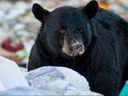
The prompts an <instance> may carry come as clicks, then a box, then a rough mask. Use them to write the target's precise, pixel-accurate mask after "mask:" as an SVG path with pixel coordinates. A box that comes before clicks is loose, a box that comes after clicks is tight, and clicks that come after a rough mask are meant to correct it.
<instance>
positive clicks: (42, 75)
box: [27, 66, 103, 96]
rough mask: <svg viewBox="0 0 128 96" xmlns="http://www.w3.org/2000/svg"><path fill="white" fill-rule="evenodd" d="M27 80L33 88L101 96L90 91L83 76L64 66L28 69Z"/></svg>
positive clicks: (63, 93) (58, 92)
mask: <svg viewBox="0 0 128 96" xmlns="http://www.w3.org/2000/svg"><path fill="white" fill-rule="evenodd" d="M27 80H28V81H29V84H30V85H31V87H33V88H37V89H41V90H49V91H53V92H55V93H57V94H59V95H63V96H66V95H73V96H74V95H75V96H76V95H77V96H81V95H88V96H103V95H101V94H98V93H95V92H92V91H91V90H90V88H89V84H88V82H87V80H86V79H85V78H84V77H83V76H81V75H80V74H79V73H77V72H75V71H73V70H72V69H69V68H66V67H55V66H54V67H52V66H45V67H41V68H38V69H35V70H33V71H30V72H29V73H28V75H27Z"/></svg>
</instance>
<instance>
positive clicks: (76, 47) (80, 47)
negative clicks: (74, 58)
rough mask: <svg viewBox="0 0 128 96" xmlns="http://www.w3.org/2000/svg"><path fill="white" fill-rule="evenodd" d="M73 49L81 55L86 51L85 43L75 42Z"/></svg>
mask: <svg viewBox="0 0 128 96" xmlns="http://www.w3.org/2000/svg"><path fill="white" fill-rule="evenodd" d="M72 50H73V51H74V52H76V53H78V54H79V55H81V54H83V53H84V45H83V44H81V43H79V42H77V43H74V44H72Z"/></svg>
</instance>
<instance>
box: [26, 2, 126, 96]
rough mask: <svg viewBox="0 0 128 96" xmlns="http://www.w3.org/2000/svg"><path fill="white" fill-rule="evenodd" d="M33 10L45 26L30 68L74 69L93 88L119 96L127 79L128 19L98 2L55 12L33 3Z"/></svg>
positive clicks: (41, 30)
mask: <svg viewBox="0 0 128 96" xmlns="http://www.w3.org/2000/svg"><path fill="white" fill-rule="evenodd" d="M32 11H33V13H34V15H35V17H36V18H37V19H38V20H39V21H40V22H41V23H42V27H41V29H40V31H39V35H38V36H37V39H36V41H35V44H34V46H33V48H32V51H31V55H30V60H29V65H28V70H29V71H30V70H32V69H35V68H38V67H41V66H48V65H50V66H64V67H68V68H72V69H73V70H75V71H77V72H79V73H80V74H82V75H83V76H84V77H86V78H87V80H88V81H89V84H90V87H91V90H93V91H96V92H99V93H102V94H103V95H105V96H118V95H117V94H119V92H120V88H121V87H122V85H123V84H124V82H125V80H126V79H128V78H127V76H126V75H127V73H126V70H125V69H126V68H128V67H127V65H128V62H127V55H128V41H127V37H128V23H127V22H126V21H124V20H123V19H122V18H121V17H120V16H118V15H116V14H114V13H112V12H110V11H107V10H104V9H101V8H99V7H98V4H97V2H96V1H91V2H89V3H88V4H87V6H85V7H83V8H82V7H81V8H74V7H69V6H65V7H60V8H57V9H55V10H54V11H52V12H49V11H47V10H45V9H43V8H42V7H41V6H39V5H38V4H34V5H33V10H32ZM70 41H72V42H75V43H72V42H70ZM83 45H84V46H83ZM65 46H66V47H65ZM65 48H66V49H65ZM62 49H63V50H62Z"/></svg>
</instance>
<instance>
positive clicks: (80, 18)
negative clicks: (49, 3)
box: [32, 0, 99, 57]
mask: <svg viewBox="0 0 128 96" xmlns="http://www.w3.org/2000/svg"><path fill="white" fill-rule="evenodd" d="M98 8H99V7H98V4H97V2H96V1H94V0H93V1H90V2H89V3H88V4H87V5H86V6H85V7H81V8H75V7H69V6H64V7H59V8H57V9H55V10H53V11H52V12H49V11H47V10H46V9H44V8H42V7H41V6H40V5H38V4H37V3H36V4H34V5H33V8H32V12H33V14H34V16H35V17H36V18H37V19H38V20H39V21H40V22H41V23H42V27H41V30H40V33H39V34H40V39H41V40H42V42H44V41H45V44H47V46H48V48H49V50H50V51H51V52H53V53H56V54H57V53H60V52H61V53H64V54H66V55H68V56H71V57H75V56H80V55H82V54H83V53H84V52H85V51H86V49H87V47H88V46H89V44H90V42H91V38H92V31H91V28H90V24H89V23H90V21H91V19H92V18H93V17H94V16H95V15H96V13H97V10H98Z"/></svg>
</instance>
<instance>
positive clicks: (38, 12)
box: [32, 3, 49, 23]
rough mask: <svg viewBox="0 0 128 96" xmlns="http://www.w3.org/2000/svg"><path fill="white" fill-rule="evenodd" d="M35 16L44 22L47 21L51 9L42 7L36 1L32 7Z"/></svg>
mask: <svg viewBox="0 0 128 96" xmlns="http://www.w3.org/2000/svg"><path fill="white" fill-rule="evenodd" d="M32 12H33V14H34V16H35V17H36V18H37V19H38V20H39V21H40V22H42V23H44V22H45V19H46V17H47V16H48V15H49V11H47V10H45V9H44V8H42V7H41V6H40V5H39V4H37V3H35V4H33V7H32Z"/></svg>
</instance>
